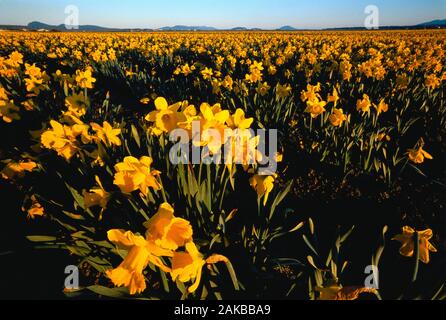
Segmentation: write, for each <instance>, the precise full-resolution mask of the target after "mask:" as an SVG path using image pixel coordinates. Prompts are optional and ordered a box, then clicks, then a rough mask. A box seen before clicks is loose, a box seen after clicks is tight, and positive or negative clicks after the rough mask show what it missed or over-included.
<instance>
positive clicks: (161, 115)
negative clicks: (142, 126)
mask: <svg viewBox="0 0 446 320" xmlns="http://www.w3.org/2000/svg"><path fill="white" fill-rule="evenodd" d="M155 107H156V110H155V111H152V112H150V113H149V114H148V115H147V116H146V120H147V121H148V122H152V123H155V127H154V128H152V132H153V133H154V134H155V135H157V136H159V135H161V134H163V133H170V132H171V131H172V130H174V129H176V128H177V127H178V123H179V122H184V121H185V120H186V118H185V116H184V115H183V114H182V113H181V112H178V110H179V109H180V108H181V103H176V104H174V105H171V106H169V104H168V103H167V100H166V99H165V98H162V97H158V98H156V100H155Z"/></svg>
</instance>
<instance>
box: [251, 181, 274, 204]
mask: <svg viewBox="0 0 446 320" xmlns="http://www.w3.org/2000/svg"><path fill="white" fill-rule="evenodd" d="M276 177H277V176H276V175H271V176H261V175H255V176H253V177H252V178H251V179H250V180H249V183H250V185H251V187H252V188H253V189H254V190H255V191H256V192H257V195H258V196H259V198H262V197H264V198H263V205H266V203H267V202H268V196H269V194H270V193H271V191H272V190H273V188H274V180H275V179H276Z"/></svg>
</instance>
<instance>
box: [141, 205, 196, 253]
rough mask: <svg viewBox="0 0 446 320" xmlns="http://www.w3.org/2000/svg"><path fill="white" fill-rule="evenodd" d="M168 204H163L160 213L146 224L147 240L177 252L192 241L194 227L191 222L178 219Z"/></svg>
mask: <svg viewBox="0 0 446 320" xmlns="http://www.w3.org/2000/svg"><path fill="white" fill-rule="evenodd" d="M173 213H174V210H173V208H172V206H171V205H170V204H168V203H163V204H161V206H160V207H159V209H158V212H157V213H156V214H155V215H154V216H153V217H152V218H151V219H150V220H149V221H148V222H146V223H145V224H144V226H145V227H146V228H147V233H146V239H147V240H149V241H152V242H153V243H155V244H156V245H157V246H159V247H161V248H164V249H169V250H177V249H178V248H179V247H183V246H184V245H185V244H186V242H189V241H191V239H192V233H193V232H192V226H191V225H190V223H189V221H187V220H184V219H181V218H177V217H175V216H174V215H173Z"/></svg>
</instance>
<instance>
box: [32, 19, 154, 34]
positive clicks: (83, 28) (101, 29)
mask: <svg viewBox="0 0 446 320" xmlns="http://www.w3.org/2000/svg"><path fill="white" fill-rule="evenodd" d="M27 29H30V30H54V31H89V32H119V31H121V32H127V31H152V29H119V28H106V27H100V26H95V25H80V26H79V28H78V29H67V28H66V26H65V25H64V24H60V25H50V24H46V23H42V22H38V21H33V22H31V23H28V26H27Z"/></svg>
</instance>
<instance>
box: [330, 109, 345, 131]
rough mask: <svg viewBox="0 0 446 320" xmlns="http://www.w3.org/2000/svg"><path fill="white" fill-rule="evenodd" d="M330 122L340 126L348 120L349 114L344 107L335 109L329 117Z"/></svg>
mask: <svg viewBox="0 0 446 320" xmlns="http://www.w3.org/2000/svg"><path fill="white" fill-rule="evenodd" d="M328 119H329V120H330V123H331V125H332V126H334V127H340V126H342V124H343V123H344V121H346V120H347V116H346V115H345V114H344V111H343V110H342V109H337V108H334V109H333V113H332V114H331V115H330V117H328Z"/></svg>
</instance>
